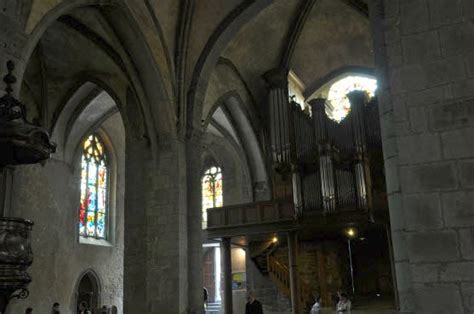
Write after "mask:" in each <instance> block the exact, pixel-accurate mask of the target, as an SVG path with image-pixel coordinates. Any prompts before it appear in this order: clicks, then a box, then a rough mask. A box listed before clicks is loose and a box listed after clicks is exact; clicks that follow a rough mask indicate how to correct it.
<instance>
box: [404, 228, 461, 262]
mask: <svg viewBox="0 0 474 314" xmlns="http://www.w3.org/2000/svg"><path fill="white" fill-rule="evenodd" d="M407 246H408V254H409V256H410V262H414V263H417V262H446V261H455V260H458V259H459V252H458V241H457V235H456V232H454V231H439V232H418V233H410V234H408V235H407Z"/></svg>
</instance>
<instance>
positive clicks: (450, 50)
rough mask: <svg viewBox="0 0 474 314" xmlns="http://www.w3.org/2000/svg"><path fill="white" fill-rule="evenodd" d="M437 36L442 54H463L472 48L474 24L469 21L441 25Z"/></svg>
mask: <svg viewBox="0 0 474 314" xmlns="http://www.w3.org/2000/svg"><path fill="white" fill-rule="evenodd" d="M439 36H440V43H441V53H442V54H443V55H444V56H452V55H457V54H463V53H466V51H469V50H472V49H473V48H474V25H473V23H472V22H471V21H467V22H464V23H458V24H454V25H449V26H446V27H443V28H442V29H440V31H439Z"/></svg>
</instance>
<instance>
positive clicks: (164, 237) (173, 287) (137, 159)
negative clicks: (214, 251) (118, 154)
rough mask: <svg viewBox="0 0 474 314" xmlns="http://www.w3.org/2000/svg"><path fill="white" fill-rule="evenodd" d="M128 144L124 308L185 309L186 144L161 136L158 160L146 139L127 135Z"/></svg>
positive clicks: (147, 310) (137, 310) (132, 310)
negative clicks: (155, 158)
mask: <svg viewBox="0 0 474 314" xmlns="http://www.w3.org/2000/svg"><path fill="white" fill-rule="evenodd" d="M126 145H127V146H126V195H125V248H124V313H150V314H151V313H186V312H188V311H189V310H190V304H192V301H191V299H192V296H191V297H190V296H189V280H188V274H189V273H190V272H189V269H188V264H189V260H188V259H189V257H190V256H193V252H191V253H190V252H189V251H188V225H187V219H188V217H187V211H188V208H187V203H186V196H187V195H186V188H187V187H186V169H187V164H186V154H185V145H184V143H183V141H181V140H178V139H177V138H176V136H174V135H172V134H168V135H167V136H163V138H161V139H160V145H159V147H158V148H157V149H158V152H159V154H158V159H157V160H154V159H153V158H152V157H151V156H152V154H151V148H150V145H149V143H148V142H147V141H144V140H142V141H140V140H137V139H136V138H135V139H131V140H129V139H128V136H127V143H126ZM193 262H194V263H199V264H200V263H201V260H197V261H193ZM199 294H200V295H201V296H202V286H201V287H200V289H199ZM201 300H202V298H201ZM201 305H202V302H201Z"/></svg>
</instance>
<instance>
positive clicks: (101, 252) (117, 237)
mask: <svg viewBox="0 0 474 314" xmlns="http://www.w3.org/2000/svg"><path fill="white" fill-rule="evenodd" d="M101 129H102V130H103V131H105V132H106V133H107V134H108V136H109V137H110V139H111V140H112V141H113V149H114V154H113V155H114V156H115V157H116V158H115V159H114V160H112V164H111V175H112V178H113V179H115V180H112V181H115V182H116V183H115V184H113V183H112V184H111V185H110V187H111V192H112V193H113V194H114V195H115V198H114V199H115V200H114V201H112V200H111V205H112V207H111V215H112V216H113V217H111V218H113V219H112V220H111V221H113V222H114V223H113V226H111V228H112V232H113V236H112V237H111V241H112V242H111V243H110V245H108V246H102V245H91V244H81V243H79V239H78V214H79V211H78V209H79V198H80V164H79V163H80V158H75V160H76V161H77V163H75V164H74V165H70V164H66V163H64V162H63V161H60V160H57V159H54V157H53V158H52V159H50V160H48V161H47V162H46V164H45V165H44V166H41V165H34V166H22V167H18V168H16V169H15V171H14V176H13V179H14V182H13V197H12V207H11V209H10V211H9V215H10V216H14V217H22V218H27V219H31V220H33V221H34V223H35V225H34V227H33V232H32V238H33V242H32V248H33V254H34V261H33V265H32V266H31V267H30V269H29V273H30V274H31V276H32V278H33V281H32V283H31V284H30V286H29V290H30V296H29V297H28V298H27V299H26V300H19V301H13V302H12V304H11V306H10V307H9V313H12V314H13V313H15V314H16V313H23V312H24V310H25V308H26V307H28V306H31V307H32V308H33V309H34V311H35V312H38V313H49V311H50V309H51V306H52V304H53V303H54V302H59V303H60V304H61V313H75V307H76V289H77V285H78V281H79V278H80V276H81V275H82V274H83V273H84V272H86V271H88V270H92V271H94V272H95V273H96V274H97V275H98V278H99V281H100V282H99V285H100V290H101V291H100V300H99V304H101V305H109V306H110V305H116V306H117V307H118V309H119V313H122V298H123V248H124V243H123V236H124V230H123V208H124V187H125V182H124V180H125V178H124V157H125V143H124V140H125V138H124V129H123V125H122V122H121V120H120V116H119V115H118V114H117V115H115V116H113V117H111V118H109V120H107V121H105V122H104V124H103V125H102V128H101Z"/></svg>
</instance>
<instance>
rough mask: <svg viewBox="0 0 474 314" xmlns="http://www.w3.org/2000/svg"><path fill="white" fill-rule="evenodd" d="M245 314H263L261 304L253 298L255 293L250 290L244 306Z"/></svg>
mask: <svg viewBox="0 0 474 314" xmlns="http://www.w3.org/2000/svg"><path fill="white" fill-rule="evenodd" d="M245 314H263V308H262V303H260V301H258V300H257V298H256V297H255V291H252V290H250V291H249V292H248V293H247V304H246V305H245Z"/></svg>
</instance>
